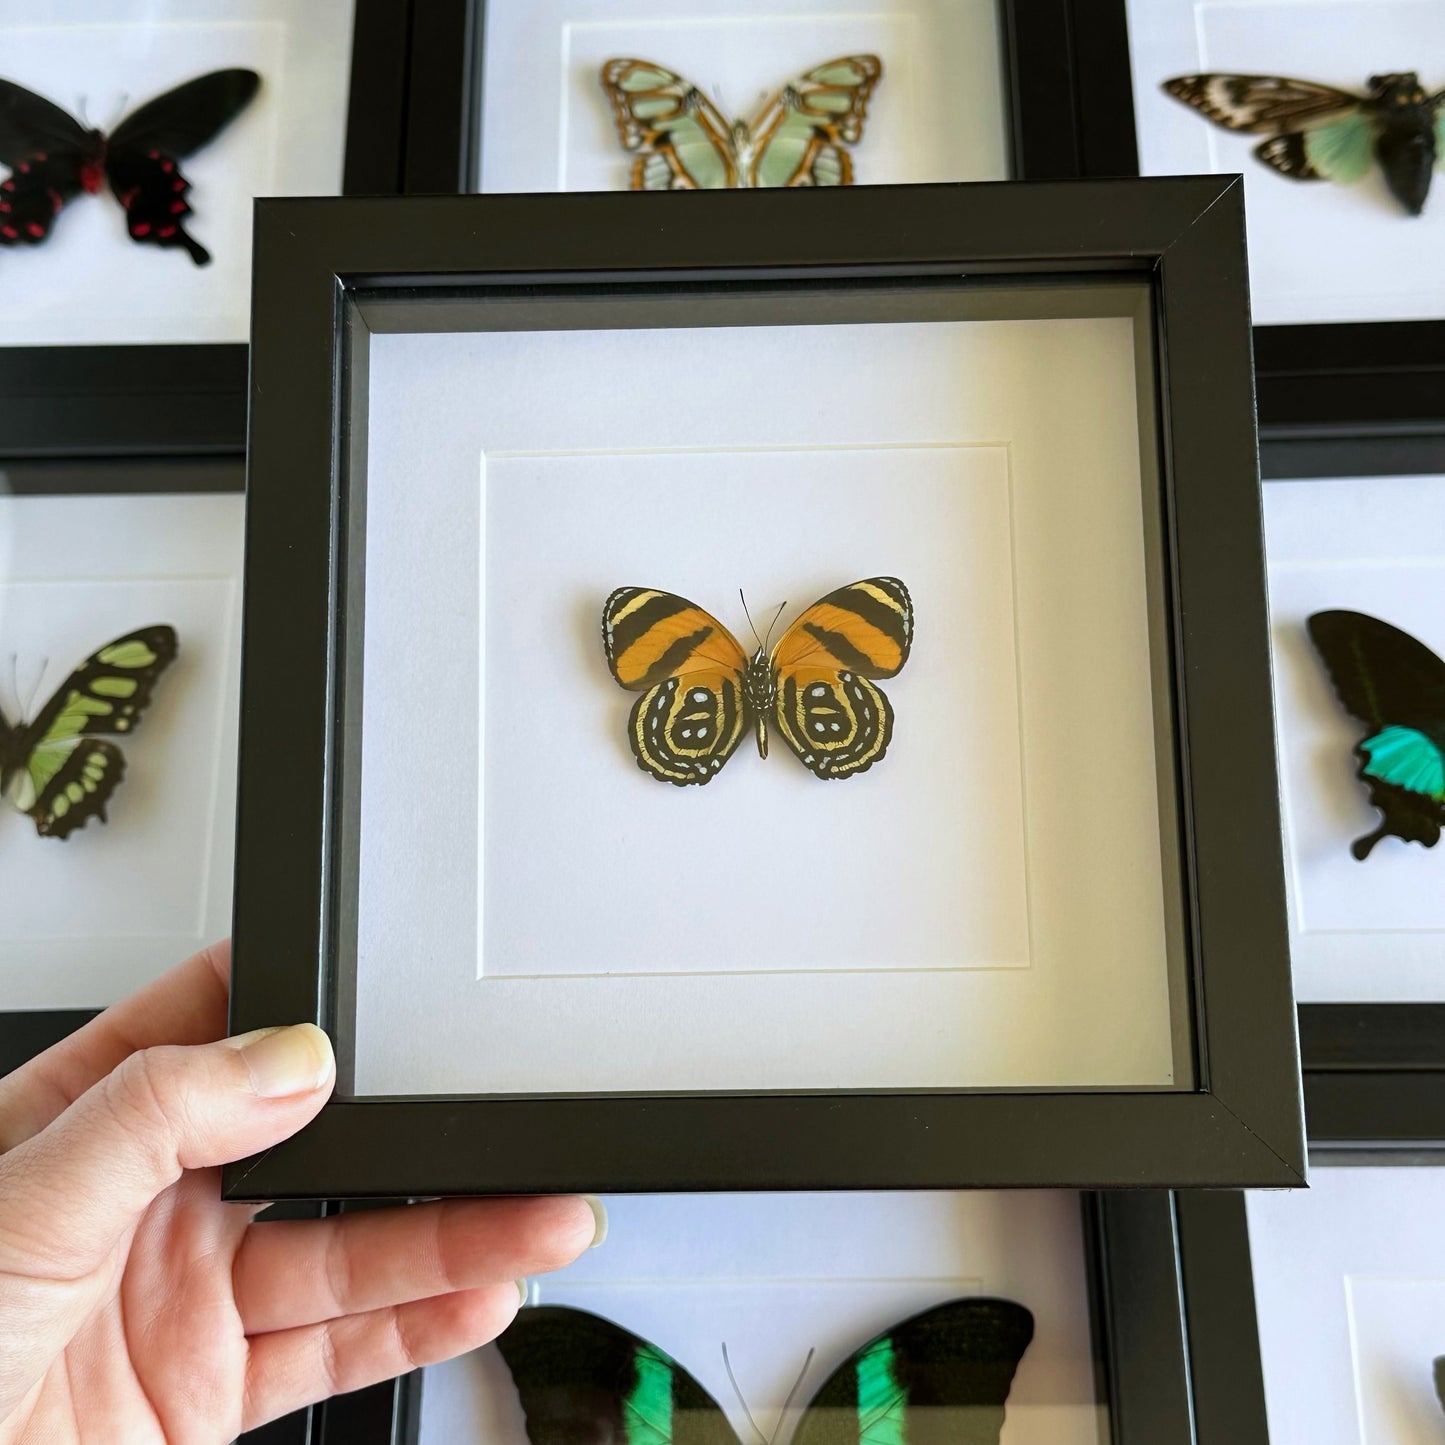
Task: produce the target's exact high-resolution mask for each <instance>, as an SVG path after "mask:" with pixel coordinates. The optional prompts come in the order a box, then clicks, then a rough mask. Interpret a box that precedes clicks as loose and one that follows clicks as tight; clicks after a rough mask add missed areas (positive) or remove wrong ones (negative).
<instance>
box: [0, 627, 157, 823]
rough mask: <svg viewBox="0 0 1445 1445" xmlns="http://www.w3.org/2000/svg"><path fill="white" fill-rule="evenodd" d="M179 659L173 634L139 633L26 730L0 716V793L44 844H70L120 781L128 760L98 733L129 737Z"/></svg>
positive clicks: (70, 684) (91, 665)
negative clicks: (60, 840)
mask: <svg viewBox="0 0 1445 1445" xmlns="http://www.w3.org/2000/svg"><path fill="white" fill-rule="evenodd" d="M175 658H176V634H175V629H174V628H170V627H165V626H157V627H142V628H141V629H140V630H139V631H137V632H128V633H126V635H125V636H124V637H117V638H116V639H115V641H114V642H108V643H106V645H105V646H104V647H102V648H101V649H100V650H99V651H97V652H94V653H92V654H91V655H90V656H89V657H87V658H86V659H85V661H84V662H82V663H81V664H80V666H79V667H77V668H76V669H75V671H74V672H72V673H71V674H70V676H69V677H68V678H66V679H65V681H64V682H63V683H62V684H61V685H60V687H59V689H58V690H57V691H56V693H55V695H54V696H53V697H52V698H51V699H50V701H49V702H47V703H46V704H45V706H44V707H43V708H41V709H40V712H39V714H38V715H37V716H36V718H35V721H34V722H31V723H24V722H21V723H12V722H11V721H10V720H9V719H8V718H7V717H6V716H5V715H4V713H0V793H3V794H4V795H5V796H6V797H7V798H8V799H9V800H10V802H11V803H13V804H14V805H15V807H17V808H18V809H19V810H20V811H21V812H22V813H28V814H29V815H30V816H31V817H32V818H33V819H34V820H35V831H36V832H37V833H39V834H40V836H41V837H42V838H68V837H69V836H70V834H71V833H73V832H74V831H75V830H76V829H77V828H83V827H84V826H85V824H86V823H87V822H88V821H89V820H90V819H91V818H96V817H98V818H99V819H100V821H101V822H102V823H103V822H105V806H106V804H107V803H108V802H109V801H110V795H111V794H112V793H113V792H115V790H116V788H117V786H119V784H120V780H121V779H122V778H123V777H124V776H125V757H124V755H123V754H122V753H121V750H120V749H119V748H118V747H116V745H115V744H114V743H112V742H107V741H106V740H105V739H104V738H102V737H97V734H98V733H111V734H113V735H116V736H119V735H121V734H123V733H129V732H133V731H134V729H135V726H136V723H137V722H139V721H140V715H141V713H142V712H144V711H145V708H146V704H147V703H149V702H150V700H151V693H152V692H153V691H154V690H155V685H156V679H157V678H158V677H159V676H160V675H161V673H163V672H164V671H165V670H166V668H168V667H169V666H170V665H171V663H172V662H174V661H175Z"/></svg>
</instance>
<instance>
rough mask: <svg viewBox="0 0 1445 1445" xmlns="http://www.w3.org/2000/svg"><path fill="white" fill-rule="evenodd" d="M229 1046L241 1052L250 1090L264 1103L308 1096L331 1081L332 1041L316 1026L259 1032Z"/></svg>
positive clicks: (246, 1035) (235, 1040)
mask: <svg viewBox="0 0 1445 1445" xmlns="http://www.w3.org/2000/svg"><path fill="white" fill-rule="evenodd" d="M229 1042H230V1043H231V1044H232V1045H233V1046H234V1047H236V1048H238V1049H239V1050H240V1052H241V1057H242V1059H244V1060H245V1063H246V1067H247V1069H249V1070H250V1073H251V1087H252V1088H253V1089H254V1090H255V1091H256V1093H257V1094H258V1095H260V1097H261V1098H263V1099H283V1098H285V1097H286V1096H287V1095H288V1094H309V1093H311V1092H312V1091H313V1090H316V1089H319V1088H320V1087H321V1086H322V1085H323V1084H324V1083H325V1082H326V1081H327V1080H328V1079H329V1078H330V1077H331V1069H332V1055H331V1040H330V1039H328V1038H327V1037H326V1034H325V1033H324V1032H323V1031H322V1030H321V1029H319V1028H317V1027H316V1025H315V1024H293V1025H292V1026H291V1027H290V1028H282V1029H257V1030H256V1031H255V1032H254V1033H250V1034H242V1035H241V1036H240V1038H236V1039H231V1040H229Z"/></svg>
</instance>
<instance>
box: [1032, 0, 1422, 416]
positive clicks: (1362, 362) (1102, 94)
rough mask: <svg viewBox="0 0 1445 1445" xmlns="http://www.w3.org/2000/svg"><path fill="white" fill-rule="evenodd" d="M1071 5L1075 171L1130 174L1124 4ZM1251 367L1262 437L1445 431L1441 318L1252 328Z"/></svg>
mask: <svg viewBox="0 0 1445 1445" xmlns="http://www.w3.org/2000/svg"><path fill="white" fill-rule="evenodd" d="M1019 3H1021V4H1026V3H1028V0H1019ZM1042 3H1044V4H1065V3H1067V0H1042ZM1075 3H1078V4H1080V5H1082V7H1083V8H1084V9H1087V10H1088V11H1089V22H1088V24H1087V25H1086V24H1085V23H1084V21H1083V18H1082V17H1080V18H1079V20H1078V23H1076V24H1075V25H1074V27H1073V30H1072V34H1073V36H1074V43H1075V44H1076V45H1077V46H1080V47H1087V51H1086V53H1087V55H1088V59H1089V63H1088V64H1087V65H1085V66H1083V67H1082V69H1081V72H1080V77H1079V81H1078V89H1077V91H1076V95H1075V102H1076V106H1077V110H1078V120H1077V128H1078V132H1079V134H1080V135H1081V136H1082V137H1085V138H1088V140H1089V141H1090V143H1088V144H1081V146H1080V150H1079V157H1080V164H1081V169H1080V170H1079V171H1077V172H1076V173H1075V174H1078V175H1081V176H1136V175H1138V174H1139V152H1138V140H1137V135H1138V132H1137V128H1136V121H1135V114H1134V89H1133V71H1132V67H1131V64H1130V58H1129V40H1128V22H1127V16H1126V13H1125V0H1097V3H1096V4H1094V5H1086V4H1083V0H1075ZM1095 11H1097V12H1099V13H1097V14H1096V13H1095ZM1095 27H1097V29H1098V31H1099V32H1100V33H1099V35H1098V36H1097V37H1096V36H1095V34H1094V28H1095ZM1121 58H1122V59H1121ZM1162 78H1163V77H1161V79H1162ZM1249 164H1251V165H1253V164H1255V162H1253V161H1251V162H1249ZM1254 364H1255V380H1256V386H1257V389H1258V402H1259V429H1260V435H1261V438H1279V439H1281V440H1296V439H1299V440H1309V439H1319V438H1341V439H1348V438H1359V437H1361V436H1379V437H1406V438H1409V437H1417V438H1418V437H1438V436H1442V435H1445V321H1436V320H1422V321H1351V322H1328V323H1300V324H1296V325H1288V326H1256V327H1255V328H1254Z"/></svg>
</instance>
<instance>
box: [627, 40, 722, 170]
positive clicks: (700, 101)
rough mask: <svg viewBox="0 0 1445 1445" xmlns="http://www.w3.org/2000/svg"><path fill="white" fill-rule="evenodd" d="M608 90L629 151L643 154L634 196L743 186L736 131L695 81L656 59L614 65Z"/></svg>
mask: <svg viewBox="0 0 1445 1445" xmlns="http://www.w3.org/2000/svg"><path fill="white" fill-rule="evenodd" d="M602 88H603V89H604V90H605V91H606V92H607V95H608V98H609V99H610V100H611V102H612V113H613V118H614V120H615V121H616V124H617V134H618V136H619V137H620V139H621V141H622V144H623V146H624V147H625V148H626V149H627V150H629V151H637V152H639V153H640V154H639V155H638V158H637V160H636V162H635V163H634V164H633V167H632V189H633V190H634V191H668V190H720V189H725V188H728V187H731V186H736V185H737V184H738V174H737V165H736V161H735V158H734V154H733V144H732V131H731V127H730V126H729V125H728V123H727V121H726V120H725V119H724V118H723V117H722V115H721V113H720V112H719V111H718V109H717V107H716V106H714V105H713V103H712V102H711V101H710V100H708V98H707V97H706V96H705V95H704V94H703V93H702V92H701V91H700V90H699V89H698V88H697V87H696V86H695V85H693V84H692V83H691V82H690V81H687V80H684V79H683V77H682V76H680V75H678V74H676V73H675V72H674V71H671V70H668V69H667V67H666V66H662V65H658V64H656V63H655V62H654V61H651V60H632V59H617V60H609V61H607V62H606V63H605V64H604V65H603V67H602Z"/></svg>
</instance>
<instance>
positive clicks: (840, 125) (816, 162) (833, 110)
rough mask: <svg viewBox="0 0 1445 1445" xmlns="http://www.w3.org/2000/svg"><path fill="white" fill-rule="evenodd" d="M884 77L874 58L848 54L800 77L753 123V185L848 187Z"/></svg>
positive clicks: (775, 97) (766, 107) (877, 61)
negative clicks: (852, 149)
mask: <svg viewBox="0 0 1445 1445" xmlns="http://www.w3.org/2000/svg"><path fill="white" fill-rule="evenodd" d="M882 75H883V63H882V61H880V60H879V59H878V57H877V56H876V55H845V56H841V57H839V59H837V60H830V61H828V62H827V63H826V64H825V65H820V66H818V67H816V68H815V69H813V70H810V71H808V73H807V74H806V75H803V76H800V77H799V78H798V79H797V80H795V81H793V82H792V84H790V85H788V86H786V87H785V88H784V89H783V90H782V91H781V92H780V93H779V94H778V95H776V96H774V97H773V99H772V100H771V101H770V102H769V103H768V104H767V106H765V107H764V109H763V112H762V114H761V115H759V117H758V118H757V120H756V121H755V122H754V123H753V126H752V134H753V143H754V148H755V157H756V158H755V160H754V162H753V176H752V179H753V184H754V185H755V186H846V185H851V184H852V180H853V159H852V157H851V156H850V155H849V154H848V151H847V150H846V149H845V147H846V146H849V145H853V144H855V143H856V142H857V141H859V140H861V139H862V136H863V122H864V121H865V120H866V118H867V115H868V100H869V97H871V96H872V94H873V88H874V87H875V86H876V85H877V84H878V82H879V80H880V79H881V78H882Z"/></svg>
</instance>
